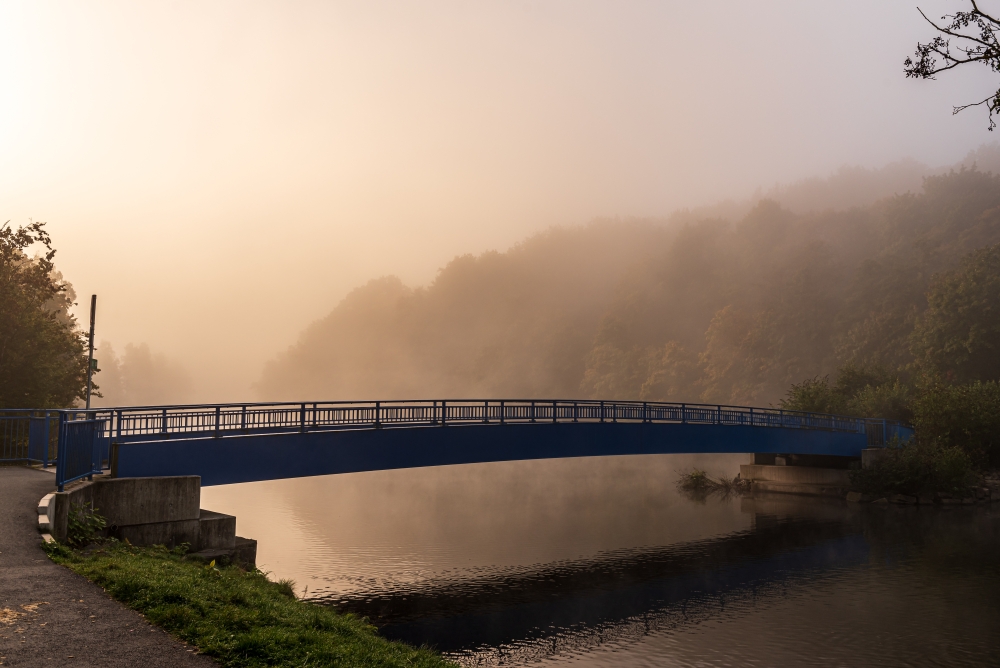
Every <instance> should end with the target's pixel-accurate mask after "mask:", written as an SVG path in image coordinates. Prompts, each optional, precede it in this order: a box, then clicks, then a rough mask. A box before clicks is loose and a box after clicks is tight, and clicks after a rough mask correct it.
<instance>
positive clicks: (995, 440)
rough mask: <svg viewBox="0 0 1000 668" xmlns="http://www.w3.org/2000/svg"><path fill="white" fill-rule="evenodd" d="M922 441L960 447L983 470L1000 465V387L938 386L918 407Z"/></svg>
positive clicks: (927, 391)
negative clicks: (983, 468)
mask: <svg viewBox="0 0 1000 668" xmlns="http://www.w3.org/2000/svg"><path fill="white" fill-rule="evenodd" d="M914 422H915V426H916V428H917V433H918V434H919V435H920V438H921V440H924V441H926V442H928V443H933V444H936V445H938V446H940V447H947V446H956V447H958V448H961V449H962V450H963V451H964V452H965V453H966V454H968V455H969V457H971V459H972V462H973V463H974V464H975V465H976V466H979V467H990V466H992V467H997V466H1000V385H998V384H997V382H996V381H990V382H980V381H976V382H975V383H972V384H971V385H944V384H940V383H934V384H932V385H931V386H930V387H928V388H926V389H925V391H924V392H923V393H921V395H920V396H919V397H918V398H917V400H916V402H915V405H914Z"/></svg>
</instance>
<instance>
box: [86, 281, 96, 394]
mask: <svg viewBox="0 0 1000 668" xmlns="http://www.w3.org/2000/svg"><path fill="white" fill-rule="evenodd" d="M96 315H97V295H90V342H89V348H90V351H89V352H88V354H87V410H88V411H89V410H90V388H91V387H92V386H93V385H92V383H93V376H94V316H96Z"/></svg>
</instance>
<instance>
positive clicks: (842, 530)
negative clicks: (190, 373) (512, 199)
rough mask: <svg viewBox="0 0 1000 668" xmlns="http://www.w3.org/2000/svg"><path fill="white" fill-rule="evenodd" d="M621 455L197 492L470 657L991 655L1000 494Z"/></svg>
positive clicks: (311, 576)
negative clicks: (874, 493)
mask: <svg viewBox="0 0 1000 668" xmlns="http://www.w3.org/2000/svg"><path fill="white" fill-rule="evenodd" d="M746 459H747V458H746V457H745V456H731V455H717V456H679V455H658V456H648V457H645V456H644V457H620V458H594V459H572V460H555V461H538V462H507V463H494V464H482V465H470V466H454V467H441V468H435V469H413V470H404V471H385V472H373V473H363V474H351V475H343V476H326V477H317V478H308V479H300V480H285V481H274V482H266V483H253V484H246V485H229V486H223V487H214V488H206V489H204V490H203V491H202V505H203V507H206V508H210V509H212V510H217V511H222V512H228V513H233V514H235V515H236V516H237V518H238V524H239V527H238V528H239V533H240V534H241V535H246V536H251V537H254V538H257V539H258V541H259V551H258V563H259V565H260V566H261V568H262V569H264V570H267V571H270V572H271V573H272V577H273V578H292V579H294V580H295V581H296V583H297V591H298V593H299V594H300V595H301V596H304V597H306V598H309V599H313V600H318V601H322V602H325V603H328V604H330V605H334V606H336V607H338V608H339V609H342V610H346V611H351V612H355V613H358V614H361V615H365V616H367V617H369V618H370V619H371V620H372V621H373V622H374V623H375V624H377V625H378V626H379V627H380V630H381V632H382V633H383V634H384V635H386V636H388V637H391V638H398V639H401V640H405V641H407V642H410V643H413V644H418V645H419V644H427V645H431V646H434V647H436V648H438V649H439V650H440V651H442V652H444V653H445V654H447V655H448V656H450V657H452V658H454V659H455V660H457V661H458V662H459V663H462V664H464V665H470V666H471V665H505V666H517V665H528V664H534V665H561V664H573V665H574V666H612V665H613V666H1000V508H998V507H997V506H1000V504H994V506H993V507H988V506H987V507H982V506H978V507H958V508H949V509H928V508H917V507H895V506H893V507H888V508H882V507H874V506H864V507H857V506H855V507H851V506H848V505H847V504H845V503H840V502H836V501H833V502H831V501H821V500H814V499H808V498H802V497H790V496H783V495H770V496H751V497H742V498H740V497H730V498H725V497H721V496H710V497H708V498H701V499H697V498H690V497H688V496H686V495H684V494H682V493H679V492H678V491H677V490H676V489H675V481H676V479H677V477H678V472H679V471H683V470H689V469H690V468H692V467H695V466H697V467H699V468H704V469H707V470H708V471H709V473H716V474H728V475H734V474H735V473H736V471H737V470H738V467H739V464H740V463H744V462H745V461H746Z"/></svg>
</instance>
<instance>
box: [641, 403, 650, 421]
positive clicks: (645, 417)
mask: <svg viewBox="0 0 1000 668" xmlns="http://www.w3.org/2000/svg"><path fill="white" fill-rule="evenodd" d="M642 421H643V422H649V414H648V412H647V410H646V402H645V401H644V402H642Z"/></svg>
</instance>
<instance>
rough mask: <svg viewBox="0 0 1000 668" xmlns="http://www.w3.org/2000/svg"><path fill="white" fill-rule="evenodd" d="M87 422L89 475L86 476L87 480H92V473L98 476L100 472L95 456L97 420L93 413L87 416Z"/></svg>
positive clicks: (96, 456)
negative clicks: (88, 422)
mask: <svg viewBox="0 0 1000 668" xmlns="http://www.w3.org/2000/svg"><path fill="white" fill-rule="evenodd" d="M87 420H88V421H90V475H88V476H87V480H93V479H94V472H95V471H96V472H97V473H98V474H99V473H100V471H101V468H100V467H101V465H100V463H98V454H97V420H96V418H95V417H94V414H93V413H91V414H88V415H87Z"/></svg>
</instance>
